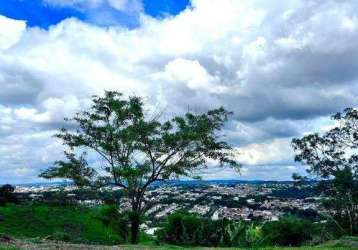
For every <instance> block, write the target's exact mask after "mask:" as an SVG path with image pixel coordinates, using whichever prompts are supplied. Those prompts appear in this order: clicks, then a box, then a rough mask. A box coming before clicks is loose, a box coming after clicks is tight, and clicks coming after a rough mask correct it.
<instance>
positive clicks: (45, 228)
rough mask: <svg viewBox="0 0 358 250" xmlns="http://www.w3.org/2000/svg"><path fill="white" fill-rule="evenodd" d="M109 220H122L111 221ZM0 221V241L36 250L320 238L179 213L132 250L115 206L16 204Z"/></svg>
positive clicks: (299, 225) (288, 222)
mask: <svg viewBox="0 0 358 250" xmlns="http://www.w3.org/2000/svg"><path fill="white" fill-rule="evenodd" d="M111 216H120V217H117V218H114V220H110V218H111ZM0 217H1V223H0V234H1V235H9V236H11V237H14V238H16V239H20V240H21V239H22V240H23V241H24V242H27V241H28V242H29V244H30V243H31V242H32V244H39V243H41V240H42V239H48V240H60V241H64V242H70V243H81V244H89V245H88V249H91V248H90V245H92V244H101V245H114V244H121V245H122V246H123V249H142V248H143V249H182V248H183V247H188V248H189V247H190V248H195V249H204V248H203V246H207V247H210V246H218V247H242V249H247V247H255V246H256V247H259V248H258V249H267V250H269V249H280V250H283V249H291V248H278V247H270V246H272V245H276V246H278V245H297V244H298V242H297V239H299V240H300V243H299V244H300V245H302V244H304V245H305V244H310V243H311V241H310V240H311V238H310V237H315V235H317V233H319V231H317V230H314V229H313V228H314V227H313V226H312V224H309V222H307V221H303V220H299V219H296V218H286V219H283V220H282V221H279V222H270V223H266V224H264V225H263V226H260V225H250V224H243V223H234V222H231V221H228V220H218V221H212V220H209V219H204V218H201V217H199V216H196V215H190V214H187V213H177V214H173V215H171V216H170V217H169V218H168V220H167V222H166V223H165V225H163V229H162V230H161V231H159V232H158V238H157V240H155V239H152V238H150V237H148V236H145V235H144V234H142V237H141V238H140V244H141V245H142V246H136V247H134V248H132V247H130V246H127V245H125V243H126V241H125V238H124V237H123V236H124V235H128V232H126V230H124V229H125V227H121V225H123V224H121V223H124V225H128V221H127V220H128V218H126V215H118V214H117V212H116V211H113V206H107V205H106V206H100V207H94V208H84V207H78V206H64V205H57V206H56V205H49V204H48V205H44V204H21V205H16V204H14V205H7V206H4V207H0ZM126 221H127V222H126ZM303 226H305V230H303ZM307 232H309V233H310V236H308V235H307ZM346 242H348V244H346ZM352 242H357V238H356V237H350V238H348V237H347V238H344V239H342V240H341V241H333V242H331V243H326V244H325V245H323V246H321V247H318V246H317V247H308V246H305V247H302V248H292V250H293V249H300V250H303V249H332V250H333V249H334V250H338V249H339V250H340V249H345V250H348V249H354V247H348V246H349V244H351V243H352ZM343 243H344V244H343ZM54 244H55V243H54ZM123 244H124V245H123ZM158 244H159V246H157V245H158ZM171 244H175V245H179V246H175V245H171ZM0 245H1V244H0ZM199 245H200V246H201V247H199ZM194 246H198V247H194ZM0 249H2V248H1V247H0ZM3 249H17V248H13V247H6V248H3ZM19 249H21V248H19ZM34 249H35V248H34Z"/></svg>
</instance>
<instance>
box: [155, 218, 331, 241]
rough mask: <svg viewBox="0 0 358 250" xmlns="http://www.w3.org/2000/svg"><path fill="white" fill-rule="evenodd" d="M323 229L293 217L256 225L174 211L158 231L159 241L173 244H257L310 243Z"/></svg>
mask: <svg viewBox="0 0 358 250" xmlns="http://www.w3.org/2000/svg"><path fill="white" fill-rule="evenodd" d="M325 230H326V229H325V228H323V226H321V225H315V224H313V223H312V222H310V221H307V220H303V219H299V218H296V217H284V218H282V219H280V220H279V221H275V222H267V223H264V224H263V225H261V224H257V225H255V224H245V223H238V222H232V221H229V220H227V219H222V220H217V221H213V220H210V219H206V218H202V217H199V216H197V215H193V214H187V213H174V214H172V215H170V216H169V217H168V220H167V222H166V223H165V224H164V225H163V228H162V229H161V230H160V231H158V233H157V234H158V240H159V241H162V242H166V243H169V244H176V245H184V246H215V247H217V246H221V247H233V246H236V247H259V246H300V245H309V244H313V243H315V242H314V241H313V240H314V239H315V240H316V241H317V238H319V239H324V240H326V238H325ZM322 241H323V240H322Z"/></svg>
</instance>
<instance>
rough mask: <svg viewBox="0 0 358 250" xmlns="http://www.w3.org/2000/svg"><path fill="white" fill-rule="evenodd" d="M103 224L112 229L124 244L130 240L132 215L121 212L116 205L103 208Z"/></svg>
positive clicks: (101, 217)
mask: <svg viewBox="0 0 358 250" xmlns="http://www.w3.org/2000/svg"><path fill="white" fill-rule="evenodd" d="M100 219H101V221H102V222H103V224H105V225H106V226H108V227H109V228H111V229H112V230H113V231H114V232H116V233H117V234H118V235H119V236H120V237H121V238H122V239H123V241H124V242H127V241H128V239H129V231H130V230H129V222H130V214H129V213H126V212H122V213H121V212H120V211H119V209H118V207H117V206H115V205H108V206H106V207H104V208H103V210H102V212H101V216H100Z"/></svg>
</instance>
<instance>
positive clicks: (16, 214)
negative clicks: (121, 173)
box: [0, 204, 124, 244]
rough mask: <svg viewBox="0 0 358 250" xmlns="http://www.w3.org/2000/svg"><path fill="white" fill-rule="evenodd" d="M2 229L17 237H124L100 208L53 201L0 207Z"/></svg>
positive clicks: (102, 240)
mask: <svg viewBox="0 0 358 250" xmlns="http://www.w3.org/2000/svg"><path fill="white" fill-rule="evenodd" d="M0 215H2V217H3V218H4V219H3V221H1V223H0V233H1V234H5V235H11V236H13V237H17V238H48V239H55V240H61V241H68V242H75V243H92V244H118V243H121V242H123V241H124V239H123V238H121V237H120V236H119V235H118V234H117V232H116V231H115V230H113V229H112V228H110V227H107V226H106V225H105V224H104V223H103V222H102V221H101V220H100V219H99V217H100V215H101V209H100V208H97V209H95V208H92V209H89V208H83V207H76V206H49V205H39V204H33V205H8V206H6V207H0Z"/></svg>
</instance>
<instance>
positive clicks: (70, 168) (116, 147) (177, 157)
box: [40, 91, 239, 243]
mask: <svg viewBox="0 0 358 250" xmlns="http://www.w3.org/2000/svg"><path fill="white" fill-rule="evenodd" d="M143 107H144V104H143V102H142V100H141V99H140V98H139V97H129V98H124V97H123V95H122V94H121V93H118V92H113V91H106V92H105V95H104V97H99V96H94V97H93V99H92V106H91V108H90V109H89V110H87V111H83V112H80V113H78V114H77V115H76V116H75V117H73V118H72V119H66V120H67V121H70V122H72V124H71V127H70V129H66V128H63V129H61V131H60V132H59V133H58V134H57V135H56V137H57V138H59V139H61V140H62V141H63V144H64V145H66V146H68V148H69V149H70V150H69V151H67V152H65V156H66V158H67V160H66V161H57V162H56V163H55V166H53V167H51V168H49V169H47V170H45V171H44V172H43V173H42V174H41V175H40V176H41V177H43V178H47V179H51V178H65V179H71V180H73V181H74V183H75V184H76V185H78V186H81V187H82V186H90V187H93V188H99V187H103V186H107V185H116V186H119V187H122V188H123V189H124V190H125V192H126V195H127V196H128V197H129V200H130V201H131V206H132V210H133V212H135V213H134V214H137V213H138V216H139V217H140V213H143V212H144V207H143V204H144V193H145V191H146V189H147V188H148V186H149V185H150V184H151V183H153V182H155V181H157V180H167V179H170V178H172V177H177V176H193V172H194V171H195V170H198V169H199V168H203V167H205V166H206V163H207V161H208V160H213V161H216V162H217V163H218V165H220V166H224V165H227V166H230V167H233V168H238V167H239V165H238V163H237V162H236V161H235V160H234V159H235V158H234V154H233V149H232V147H231V146H230V145H229V144H228V143H226V142H225V141H221V140H220V137H219V132H220V131H221V129H222V128H223V126H224V124H225V122H226V121H227V120H228V117H229V115H231V113H230V112H228V111H226V110H225V109H224V108H222V107H221V108H218V109H214V110H210V111H208V112H206V113H204V114H199V115H197V114H193V113H189V112H188V113H186V114H185V115H183V116H176V117H173V118H172V119H170V120H168V121H164V122H161V121H160V120H159V119H153V117H147V116H146V114H145V112H144V108H143ZM73 124H76V129H75V130H74V129H73ZM87 151H91V152H94V153H96V154H97V155H98V156H99V157H100V158H101V159H102V161H100V162H101V166H91V165H90V164H89V163H88V162H87V161H86V153H87ZM79 152H82V154H80V155H79V156H78V155H77V154H78V153H79ZM83 152H84V153H83ZM134 214H133V215H134ZM131 218H132V221H131V231H132V236H133V237H135V238H133V239H132V242H133V243H137V241H138V230H139V224H138V223H139V221H138V218H137V217H136V216H131Z"/></svg>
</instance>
